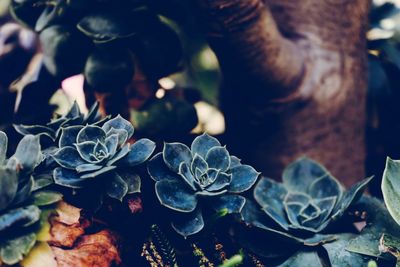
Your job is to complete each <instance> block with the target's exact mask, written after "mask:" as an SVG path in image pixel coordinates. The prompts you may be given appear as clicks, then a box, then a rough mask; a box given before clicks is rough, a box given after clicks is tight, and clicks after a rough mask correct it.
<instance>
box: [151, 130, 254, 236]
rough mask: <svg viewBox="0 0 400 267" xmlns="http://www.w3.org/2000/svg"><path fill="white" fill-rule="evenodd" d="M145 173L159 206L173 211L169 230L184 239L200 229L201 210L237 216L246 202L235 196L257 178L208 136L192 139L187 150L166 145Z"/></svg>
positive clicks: (202, 223)
mask: <svg viewBox="0 0 400 267" xmlns="http://www.w3.org/2000/svg"><path fill="white" fill-rule="evenodd" d="M148 172H149V174H150V176H151V177H152V179H153V180H155V181H156V184H155V190H156V194H157V197H158V199H159V201H160V203H161V204H162V205H163V206H165V207H167V208H169V209H170V210H172V211H174V212H176V215H177V216H175V218H176V219H174V221H173V222H172V227H173V228H174V229H175V231H176V232H178V233H179V234H181V235H182V236H184V237H187V236H190V235H193V234H196V233H198V232H199V231H201V230H202V229H203V227H204V219H203V213H202V209H203V208H206V207H212V208H213V209H214V210H215V211H217V212H218V211H221V210H226V211H227V212H228V213H239V212H240V211H241V209H242V208H243V206H244V204H245V202H246V199H245V197H243V196H240V195H239V194H240V193H243V192H245V191H247V190H249V189H250V188H251V187H252V186H253V185H254V183H255V182H256V180H257V177H258V176H259V173H258V172H257V171H256V170H255V169H254V168H253V167H251V166H249V165H243V164H241V163H240V160H239V159H238V158H237V157H234V156H231V155H230V154H229V152H228V151H227V149H226V147H224V146H221V144H220V142H219V141H218V140H217V139H216V138H214V137H211V136H209V135H208V134H203V135H201V136H198V137H196V138H195V139H194V141H193V142H192V144H191V148H189V147H187V146H186V145H184V144H181V143H166V144H165V145H164V149H163V151H162V152H161V153H158V154H156V155H155V156H154V157H153V158H152V159H151V160H150V161H149V163H148ZM179 215H180V216H179Z"/></svg>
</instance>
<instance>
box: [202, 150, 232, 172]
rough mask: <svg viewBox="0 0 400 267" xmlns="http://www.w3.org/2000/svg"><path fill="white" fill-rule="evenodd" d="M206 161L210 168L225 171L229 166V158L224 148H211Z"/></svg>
mask: <svg viewBox="0 0 400 267" xmlns="http://www.w3.org/2000/svg"><path fill="white" fill-rule="evenodd" d="M205 159H206V161H207V163H208V166H209V167H210V168H214V169H217V170H221V171H227V170H228V169H229V166H230V165H231V158H230V156H229V152H228V150H226V148H225V147H213V148H211V149H210V150H209V151H208V152H207V155H206V158H205Z"/></svg>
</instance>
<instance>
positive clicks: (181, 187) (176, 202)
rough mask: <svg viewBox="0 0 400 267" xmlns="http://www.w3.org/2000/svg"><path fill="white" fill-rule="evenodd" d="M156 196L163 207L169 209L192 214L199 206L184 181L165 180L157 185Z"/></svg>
mask: <svg viewBox="0 0 400 267" xmlns="http://www.w3.org/2000/svg"><path fill="white" fill-rule="evenodd" d="M156 194H157V197H158V199H159V201H160V202H161V204H162V205H164V206H166V207H167V208H170V209H173V210H176V211H181V212H192V211H194V210H195V208H196V206H197V198H196V196H195V194H194V193H193V192H191V189H190V188H189V187H188V186H187V185H186V183H184V182H183V181H177V180H167V179H163V180H161V181H158V182H157V183H156Z"/></svg>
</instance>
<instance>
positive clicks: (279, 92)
mask: <svg viewBox="0 0 400 267" xmlns="http://www.w3.org/2000/svg"><path fill="white" fill-rule="evenodd" d="M198 5H199V8H200V10H201V14H202V16H203V17H204V19H205V20H206V21H207V26H206V27H207V28H206V32H207V36H208V39H209V42H210V44H211V47H212V48H213V50H214V51H215V53H216V55H217V57H218V59H219V61H220V64H221V69H222V73H223V76H224V84H223V87H222V89H221V94H220V99H221V105H222V108H223V111H224V112H225V116H226V121H227V139H228V144H230V147H231V149H233V150H234V151H236V153H238V155H239V156H241V157H242V158H243V159H244V160H245V161H247V162H248V163H252V164H254V165H255V167H257V168H258V170H259V171H262V172H263V173H264V174H265V175H266V176H269V177H272V178H275V179H279V178H280V177H281V174H282V170H283V168H284V166H286V165H287V164H289V163H290V162H292V161H293V160H295V159H296V158H298V157H300V156H304V155H306V156H309V157H311V158H313V159H315V160H317V161H320V162H321V163H322V164H324V165H325V166H326V167H327V168H328V169H329V170H330V171H331V172H332V174H333V175H335V176H336V177H338V178H339V179H340V180H341V181H342V182H343V183H344V184H345V185H347V186H348V185H350V184H353V183H354V182H355V181H357V180H359V179H361V178H363V176H364V165H365V162H364V161H365V156H366V155H365V154H366V152H365V136H364V135H365V133H364V128H365V121H366V118H365V117H366V108H365V102H366V89H367V58H366V57H367V53H366V37H365V36H366V30H367V26H368V21H367V20H368V19H367V18H368V12H369V7H370V1H369V0H352V1H349V0H198Z"/></svg>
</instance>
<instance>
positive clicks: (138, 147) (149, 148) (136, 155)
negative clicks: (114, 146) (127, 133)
mask: <svg viewBox="0 0 400 267" xmlns="http://www.w3.org/2000/svg"><path fill="white" fill-rule="evenodd" d="M155 148H156V144H155V143H154V142H153V141H151V140H149V139H145V138H143V139H140V140H138V141H136V142H135V143H134V144H133V145H131V150H130V151H129V153H128V155H127V156H126V158H125V159H126V162H127V163H128V165H129V166H136V165H139V164H141V163H143V162H145V161H146V160H147V159H148V158H150V156H151V154H153V151H154V149H155Z"/></svg>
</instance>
